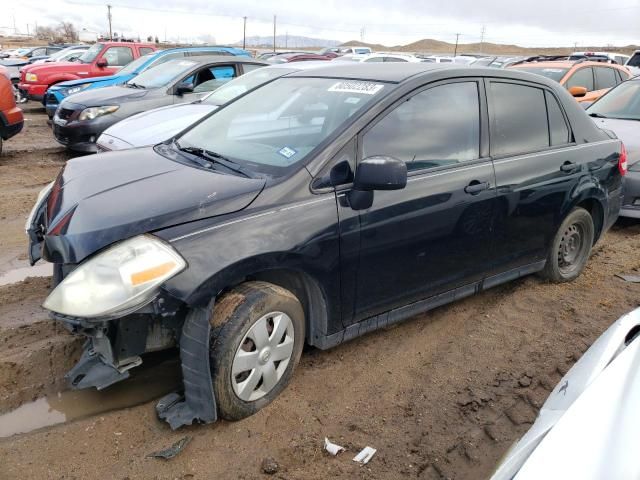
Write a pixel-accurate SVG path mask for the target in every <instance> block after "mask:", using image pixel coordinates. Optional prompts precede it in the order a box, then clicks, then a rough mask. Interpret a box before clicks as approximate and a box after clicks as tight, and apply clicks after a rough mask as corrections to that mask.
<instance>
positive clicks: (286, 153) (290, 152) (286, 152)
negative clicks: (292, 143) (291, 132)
mask: <svg viewBox="0 0 640 480" xmlns="http://www.w3.org/2000/svg"><path fill="white" fill-rule="evenodd" d="M278 153H279V154H280V155H282V156H283V157H284V158H287V159H289V158H291V157H293V156H294V155H295V154H296V153H298V152H296V151H295V150H294V149H293V148H291V147H282V148H281V149H280V150H278Z"/></svg>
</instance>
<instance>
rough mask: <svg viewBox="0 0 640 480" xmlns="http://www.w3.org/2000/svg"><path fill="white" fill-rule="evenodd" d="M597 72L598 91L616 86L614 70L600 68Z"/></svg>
mask: <svg viewBox="0 0 640 480" xmlns="http://www.w3.org/2000/svg"><path fill="white" fill-rule="evenodd" d="M594 70H595V72H596V90H601V89H604V88H612V87H615V86H616V83H617V82H616V72H615V70H614V69H613V68H605V67H598V68H596V69H594Z"/></svg>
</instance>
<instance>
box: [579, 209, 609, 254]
mask: <svg viewBox="0 0 640 480" xmlns="http://www.w3.org/2000/svg"><path fill="white" fill-rule="evenodd" d="M576 207H581V208H584V209H585V210H586V211H587V212H589V214H590V215H591V218H592V219H593V228H594V235H593V244H594V245H595V243H596V242H597V241H598V239H599V238H600V235H601V234H602V224H603V223H604V210H603V208H602V205H601V204H600V202H599V201H598V200H596V199H595V198H588V199H587V200H583V201H582V202H580V203H579V204H577V205H576Z"/></svg>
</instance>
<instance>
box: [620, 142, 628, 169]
mask: <svg viewBox="0 0 640 480" xmlns="http://www.w3.org/2000/svg"><path fill="white" fill-rule="evenodd" d="M618 171H619V172H620V175H622V176H623V177H624V175H625V174H626V173H627V149H626V148H624V143H620V157H618Z"/></svg>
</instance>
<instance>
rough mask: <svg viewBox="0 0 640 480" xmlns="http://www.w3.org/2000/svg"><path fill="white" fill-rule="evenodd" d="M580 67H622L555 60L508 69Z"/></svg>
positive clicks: (519, 64)
mask: <svg viewBox="0 0 640 480" xmlns="http://www.w3.org/2000/svg"><path fill="white" fill-rule="evenodd" d="M578 65H579V66H581V67H594V66H595V67H602V66H607V67H614V68H620V67H622V65H617V64H615V63H604V62H590V61H580V60H577V61H575V60H565V61H562V60H555V61H551V62H523V63H518V64H517V65H513V66H511V67H509V68H522V67H540V68H554V67H555V68H572V67H574V66H578Z"/></svg>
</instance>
